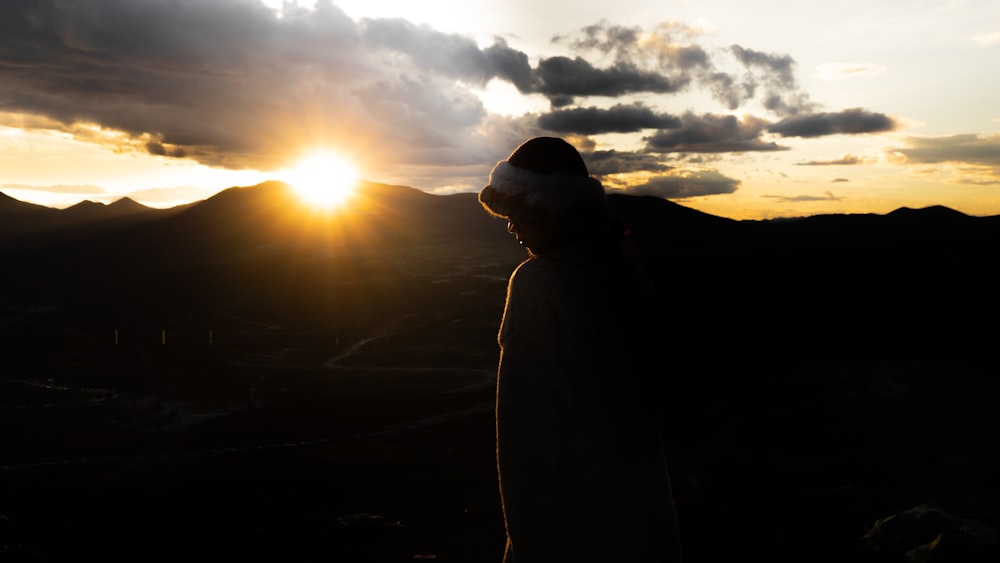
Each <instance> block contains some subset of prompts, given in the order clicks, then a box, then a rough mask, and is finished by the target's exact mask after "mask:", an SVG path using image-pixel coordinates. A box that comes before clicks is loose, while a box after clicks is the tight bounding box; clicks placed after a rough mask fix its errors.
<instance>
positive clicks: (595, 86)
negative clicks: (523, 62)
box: [526, 56, 686, 105]
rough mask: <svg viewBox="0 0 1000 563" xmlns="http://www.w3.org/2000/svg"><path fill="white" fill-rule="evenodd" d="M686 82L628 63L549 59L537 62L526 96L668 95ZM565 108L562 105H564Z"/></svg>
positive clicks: (578, 58)
mask: <svg viewBox="0 0 1000 563" xmlns="http://www.w3.org/2000/svg"><path fill="white" fill-rule="evenodd" d="M685 85H686V82H684V81H681V82H678V81H674V80H671V79H670V78H668V77H666V76H664V75H662V74H660V73H658V72H655V71H646V70H643V69H641V68H639V67H637V66H636V65H634V64H632V63H629V62H616V63H614V64H613V65H611V66H610V67H607V68H597V67H595V66H594V65H592V64H591V63H589V62H588V61H587V60H585V59H583V58H582V57H575V58H572V59H571V58H569V57H561V56H559V57H549V58H545V59H542V60H540V61H538V68H536V69H535V71H534V80H533V84H532V89H531V90H529V91H527V92H526V93H539V94H544V95H545V96H547V97H549V98H557V99H564V98H566V97H571V98H572V97H577V96H620V95H623V94H634V93H640V92H652V93H661V94H662V93H671V92H676V91H678V90H680V89H681V88H683V87H684V86H685ZM563 105H565V104H563Z"/></svg>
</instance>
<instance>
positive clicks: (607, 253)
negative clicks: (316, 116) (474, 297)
mask: <svg viewBox="0 0 1000 563" xmlns="http://www.w3.org/2000/svg"><path fill="white" fill-rule="evenodd" d="M479 201H480V202H481V203H482V204H483V206H484V207H485V208H486V210H487V211H489V212H490V213H491V214H492V215H495V216H497V217H502V218H505V219H507V220H508V221H509V222H508V227H507V228H508V230H509V231H510V232H511V233H512V234H514V235H516V236H517V239H518V241H519V242H520V243H521V245H522V246H524V247H525V248H526V249H527V250H528V252H529V255H530V257H529V258H528V259H527V260H525V261H524V262H522V263H521V264H520V265H519V266H518V267H517V269H516V270H515V271H514V273H513V274H512V275H511V277H510V282H509V286H508V289H507V303H506V307H505V309H504V315H503V322H502V323H501V328H500V334H499V343H500V349H501V353H500V366H499V380H498V384H497V407H496V417H497V465H498V468H499V475H500V493H501V498H502V501H503V512H504V521H505V524H506V528H507V547H506V552H505V554H504V561H505V562H506V563H535V562H539V563H555V562H563V561H565V562H572V563H585V562H601V563H628V562H653V561H655V562H664V561H668V562H675V561H679V560H680V544H679V539H678V532H677V520H676V513H675V511H674V504H673V497H672V495H671V490H670V482H669V478H668V475H667V465H666V459H665V455H664V445H663V438H662V427H661V424H660V420H659V414H658V413H659V408H661V406H662V393H663V384H664V378H665V365H664V363H665V357H664V352H663V345H664V343H663V340H662V336H661V335H662V328H661V326H660V319H659V314H660V309H659V304H658V302H657V298H656V296H655V294H654V292H653V289H652V286H651V284H650V282H649V281H648V279H647V278H646V277H645V275H644V273H643V271H642V270H641V268H640V267H639V266H638V265H637V263H636V262H635V261H634V260H633V259H632V258H631V257H630V256H629V255H628V254H626V253H625V252H623V251H622V250H621V249H620V245H619V243H620V238H621V237H620V235H619V229H618V228H616V225H615V222H614V221H612V220H611V219H610V217H609V215H608V211H607V208H606V206H605V199H604V189H603V187H602V186H601V184H600V182H599V181H598V180H596V179H594V178H591V177H590V174H589V172H588V171H587V167H586V165H585V164H584V162H583V159H582V158H581V157H580V154H579V153H578V152H577V151H576V149H575V148H573V146H572V145H570V144H569V143H567V142H565V141H563V140H562V139H557V138H551V137H538V138H534V139H531V140H528V141H527V142H525V143H524V144H522V145H521V146H519V147H518V148H517V149H516V150H515V151H514V152H513V153H511V155H510V156H509V157H508V158H507V160H505V161H501V162H499V163H497V165H496V167H495V168H494V169H493V172H492V173H491V174H490V183H489V185H487V186H486V187H485V188H483V190H482V192H480V194H479Z"/></svg>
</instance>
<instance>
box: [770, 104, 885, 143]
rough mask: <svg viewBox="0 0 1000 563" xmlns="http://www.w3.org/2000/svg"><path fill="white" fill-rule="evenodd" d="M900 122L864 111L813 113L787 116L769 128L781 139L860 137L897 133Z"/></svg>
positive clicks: (854, 109) (848, 110) (855, 109)
mask: <svg viewBox="0 0 1000 563" xmlns="http://www.w3.org/2000/svg"><path fill="white" fill-rule="evenodd" d="M898 126H899V125H898V123H897V122H896V120H894V119H893V118H891V117H889V116H887V115H885V114H884V113H876V112H870V111H867V110H864V109H861V108H852V109H846V110H843V111H840V112H835V113H812V114H807V115H796V116H792V117H787V118H785V119H783V120H781V121H779V122H777V123H775V124H772V125H771V126H770V127H768V131H770V132H771V133H777V134H779V135H781V136H782V137H823V136H826V135H843V134H848V135H857V134H861V133H882V132H886V131H894V130H895V129H896V128H897V127H898Z"/></svg>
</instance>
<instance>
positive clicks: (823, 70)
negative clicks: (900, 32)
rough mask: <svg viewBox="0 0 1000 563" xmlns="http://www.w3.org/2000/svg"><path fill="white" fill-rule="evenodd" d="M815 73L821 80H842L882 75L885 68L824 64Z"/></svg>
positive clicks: (865, 64)
mask: <svg viewBox="0 0 1000 563" xmlns="http://www.w3.org/2000/svg"><path fill="white" fill-rule="evenodd" d="M817 71H818V74H819V77H820V78H821V79H823V80H843V79H845V78H855V77H858V76H875V75H878V74H882V73H883V72H885V67H884V66H882V65H879V64H875V63H826V64H822V65H820V66H819V67H818V68H817Z"/></svg>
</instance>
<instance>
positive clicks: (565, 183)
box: [479, 137, 612, 254]
mask: <svg viewBox="0 0 1000 563" xmlns="http://www.w3.org/2000/svg"><path fill="white" fill-rule="evenodd" d="M479 202H480V203H481V204H482V205H483V207H484V208H486V211H488V212H489V213H490V214H491V215H493V216H496V217H501V218H503V219H507V221H508V230H509V231H510V232H511V234H514V235H515V236H517V239H518V242H520V243H521V245H522V246H524V247H525V248H527V249H528V251H529V252H531V253H532V254H541V253H544V252H548V251H550V250H555V249H557V248H561V247H564V246H568V245H572V244H579V243H587V242H594V241H603V240H607V239H608V238H609V237H611V236H612V235H611V229H610V225H611V221H610V219H609V217H608V212H607V207H606V204H605V199H604V188H603V187H602V186H601V183H600V182H599V181H598V180H597V179H596V178H593V177H591V176H590V172H588V171H587V165H586V164H585V163H584V162H583V158H582V157H581V156H580V153H579V152H577V150H576V149H575V148H574V147H573V145H571V144H569V143H567V142H566V141H564V140H562V139H559V138H555V137H535V138H533V139H529V140H527V141H525V142H524V143H522V144H521V146H519V147H517V148H516V149H515V150H514V152H512V153H511V154H510V156H508V157H507V159H506V160H502V161H500V162H498V163H497V164H496V166H495V167H494V168H493V171H492V172H491V173H490V181H489V184H487V185H486V187H484V188H483V189H482V191H480V192H479Z"/></svg>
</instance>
